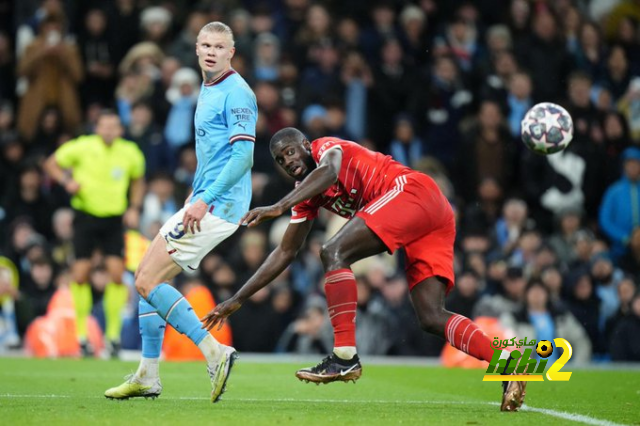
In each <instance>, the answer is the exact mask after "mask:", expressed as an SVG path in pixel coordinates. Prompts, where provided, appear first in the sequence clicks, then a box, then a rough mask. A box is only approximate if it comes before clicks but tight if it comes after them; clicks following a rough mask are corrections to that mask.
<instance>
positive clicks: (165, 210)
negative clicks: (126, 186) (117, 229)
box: [140, 174, 178, 239]
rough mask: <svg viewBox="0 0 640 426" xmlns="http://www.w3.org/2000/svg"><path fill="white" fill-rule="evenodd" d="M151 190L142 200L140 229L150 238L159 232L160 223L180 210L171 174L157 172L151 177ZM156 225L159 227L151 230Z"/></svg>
mask: <svg viewBox="0 0 640 426" xmlns="http://www.w3.org/2000/svg"><path fill="white" fill-rule="evenodd" d="M148 185H149V190H148V192H147V194H146V195H145V196H144V200H143V202H142V215H141V216H140V230H141V231H142V233H143V234H144V235H146V236H147V238H149V239H153V237H154V236H155V235H156V234H157V231H158V230H159V228H158V225H159V226H162V224H164V223H165V222H166V221H167V220H169V218H170V217H171V216H173V215H174V214H175V212H177V211H178V204H177V203H176V200H175V199H174V197H173V194H174V185H173V180H172V179H171V176H170V175H166V174H156V175H154V176H152V177H151V178H150V179H149V183H148ZM153 226H155V227H156V228H157V229H155V228H154V229H153V231H150V230H149V228H150V227H153Z"/></svg>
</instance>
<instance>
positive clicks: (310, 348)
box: [278, 296, 333, 355]
mask: <svg viewBox="0 0 640 426" xmlns="http://www.w3.org/2000/svg"><path fill="white" fill-rule="evenodd" d="M332 347H333V331H332V330H331V324H330V323H329V319H328V318H327V303H326V302H325V300H324V299H323V298H321V297H319V296H312V297H310V298H309V299H308V300H307V302H306V306H305V308H304V311H303V312H302V314H301V315H300V317H299V318H298V319H297V320H295V321H293V322H292V323H291V324H289V326H288V327H287V329H286V330H285V331H284V333H283V334H282V336H281V337H280V340H279V342H278V352H291V353H295V354H305V355H307V354H324V353H328V352H329V351H331V348H332Z"/></svg>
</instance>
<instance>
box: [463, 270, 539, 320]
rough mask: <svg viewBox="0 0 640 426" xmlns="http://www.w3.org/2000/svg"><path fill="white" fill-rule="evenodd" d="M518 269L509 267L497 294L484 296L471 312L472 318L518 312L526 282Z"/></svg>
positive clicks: (522, 300) (523, 296)
mask: <svg viewBox="0 0 640 426" xmlns="http://www.w3.org/2000/svg"><path fill="white" fill-rule="evenodd" d="M523 273H524V271H523V270H522V268H520V267H513V266H512V267H509V268H508V269H507V271H506V275H505V277H504V279H503V280H502V283H501V288H500V289H499V292H498V293H497V294H494V295H490V294H486V295H484V296H482V297H481V298H480V300H479V301H478V303H477V304H476V305H475V307H474V310H473V317H474V318H477V317H495V318H498V317H500V315H502V314H504V313H515V312H517V311H519V310H520V309H521V308H522V306H523V304H524V298H525V289H526V287H527V281H526V279H525V278H524V275H523Z"/></svg>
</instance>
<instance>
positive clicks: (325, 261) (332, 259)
mask: <svg viewBox="0 0 640 426" xmlns="http://www.w3.org/2000/svg"><path fill="white" fill-rule="evenodd" d="M320 260H322V265H323V266H324V268H325V270H328V271H330V270H334V269H337V268H339V267H341V266H342V265H341V263H342V260H341V259H340V252H339V250H338V247H337V246H336V245H335V244H323V245H322V248H321V249H320Z"/></svg>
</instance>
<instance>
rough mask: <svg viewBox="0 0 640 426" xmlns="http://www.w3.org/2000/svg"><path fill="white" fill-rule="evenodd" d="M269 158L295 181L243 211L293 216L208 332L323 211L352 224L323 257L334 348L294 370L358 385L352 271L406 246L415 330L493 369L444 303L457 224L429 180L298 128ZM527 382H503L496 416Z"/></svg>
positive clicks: (263, 281)
mask: <svg viewBox="0 0 640 426" xmlns="http://www.w3.org/2000/svg"><path fill="white" fill-rule="evenodd" d="M270 149H271V155H272V156H273V158H274V159H275V161H276V162H277V163H278V165H280V167H282V168H283V169H284V170H285V172H286V173H287V174H289V175H290V176H292V177H293V178H295V179H296V180H298V181H300V182H299V184H298V185H297V186H296V188H295V189H294V190H293V191H291V192H290V193H289V194H288V195H287V196H285V197H284V198H283V199H282V200H280V201H279V202H278V203H276V204H274V205H272V206H268V207H259V208H256V209H253V210H251V211H249V212H248V213H247V214H246V215H245V216H244V217H243V218H242V220H241V223H242V224H245V225H247V226H256V225H258V224H259V223H261V222H263V221H265V220H267V219H272V218H275V217H278V216H280V215H282V214H284V213H285V212H287V211H288V210H289V209H292V212H293V215H292V217H291V222H290V224H289V226H288V227H287V230H286V232H285V234H284V237H283V239H282V242H281V243H280V245H279V246H278V247H277V248H276V249H275V250H274V251H273V252H272V253H271V254H270V255H269V257H268V258H267V260H266V261H265V262H264V264H263V265H262V266H261V267H260V268H259V269H258V271H257V272H256V273H255V274H254V275H253V276H252V277H251V278H250V279H249V280H248V281H247V283H246V284H245V285H244V286H243V287H242V288H241V289H240V290H238V292H237V293H236V294H235V295H234V296H233V297H231V298H230V299H229V300H227V301H226V302H224V303H222V304H220V305H218V306H217V307H216V308H215V309H214V310H212V311H211V312H210V313H209V314H207V315H206V316H205V317H204V318H203V323H204V326H205V327H207V328H209V329H210V328H212V327H214V326H215V325H216V324H219V323H222V322H223V321H224V320H225V318H227V317H228V316H229V315H231V314H232V313H233V312H235V311H236V310H237V309H239V308H240V306H241V305H242V303H243V302H244V301H245V300H247V299H248V298H249V297H250V296H251V295H253V294H254V293H255V292H257V291H258V290H259V289H261V288H263V287H265V286H266V285H267V284H269V283H270V282H271V281H272V280H273V279H274V278H276V277H277V276H278V275H280V273H281V272H282V271H283V270H284V269H285V268H286V267H287V266H288V265H289V264H290V263H291V262H292V261H293V259H294V258H295V256H296V254H297V252H298V250H299V249H300V248H301V247H302V244H303V243H304V240H305V238H306V236H307V234H308V233H309V232H310V230H311V225H312V222H313V219H315V218H316V217H317V216H318V210H319V209H320V207H323V208H325V209H327V210H329V211H331V212H333V213H335V214H338V215H340V216H342V217H345V218H348V219H350V220H349V221H348V222H347V223H346V224H345V225H344V226H343V227H342V229H340V231H338V233H337V234H336V235H335V236H334V237H333V238H331V239H330V240H329V241H327V242H326V243H325V244H324V245H323V247H322V251H321V253H320V256H321V259H322V264H323V266H324V269H325V291H326V296H327V305H328V309H329V316H330V319H331V324H332V326H333V329H334V338H335V342H334V350H333V353H332V354H331V355H329V356H327V357H326V358H325V359H324V360H322V362H320V363H319V364H318V365H316V366H313V367H309V368H304V369H301V370H299V371H297V372H296V377H298V378H299V379H300V380H305V381H311V382H315V383H329V382H333V381H349V380H354V381H355V380H356V379H358V378H359V377H360V375H361V374H362V366H361V364H360V360H359V358H358V355H357V353H356V340H355V328H356V324H355V318H356V306H357V293H356V280H355V278H354V275H353V272H352V271H351V269H350V266H351V264H353V263H354V262H357V261H358V260H360V259H363V258H365V257H369V256H373V255H375V254H378V253H382V252H385V251H388V252H391V253H393V252H394V251H395V250H396V249H398V248H400V247H403V248H404V249H405V253H406V276H407V281H408V284H409V291H410V294H411V300H412V302H413V306H414V309H415V311H416V314H417V316H418V319H419V321H420V325H421V327H422V328H423V329H424V330H425V331H427V332H430V333H433V334H435V335H437V336H440V337H443V338H445V339H446V340H447V341H448V342H449V343H450V344H451V345H453V346H454V347H456V348H458V349H459V350H461V351H463V352H465V353H468V354H469V355H472V356H474V357H476V358H478V359H481V360H484V361H490V360H491V358H492V356H493V349H492V348H491V345H490V340H489V338H488V337H487V335H486V334H485V333H484V332H483V331H482V330H480V329H479V328H478V326H477V325H476V324H474V323H473V322H472V321H471V320H470V319H468V318H466V317H464V316H462V315H458V314H454V313H451V312H448V311H447V310H445V308H444V298H445V295H446V294H447V293H448V292H449V291H450V290H451V288H452V287H453V282H454V273H453V244H454V239H455V234H456V230H455V221H454V215H453V211H452V209H451V205H450V204H449V201H448V200H447V199H446V198H445V197H444V195H443V194H442V192H441V191H440V189H439V188H438V186H437V185H436V183H435V182H434V181H433V180H432V179H431V178H430V177H429V176H427V175H425V174H422V173H419V172H417V171H415V170H412V169H410V168H408V167H405V166H404V165H402V164H400V163H398V162H396V161H394V160H393V159H392V158H391V157H390V156H386V155H383V154H380V153H378V152H374V151H370V150H368V149H366V148H364V147H362V146H360V145H358V144H357V143H354V142H349V141H345V140H341V139H338V138H332V137H325V138H320V139H317V140H315V141H313V142H310V141H309V140H307V139H306V137H305V136H304V135H303V134H302V132H300V131H299V130H297V129H295V128H285V129H282V130H280V131H278V132H277V133H276V134H275V135H274V136H273V138H272V139H271V143H270ZM525 385H526V382H504V393H503V401H502V407H501V408H502V410H504V411H515V410H517V409H518V408H519V407H520V406H521V405H522V403H523V400H524V395H525V392H524V388H525Z"/></svg>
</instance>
